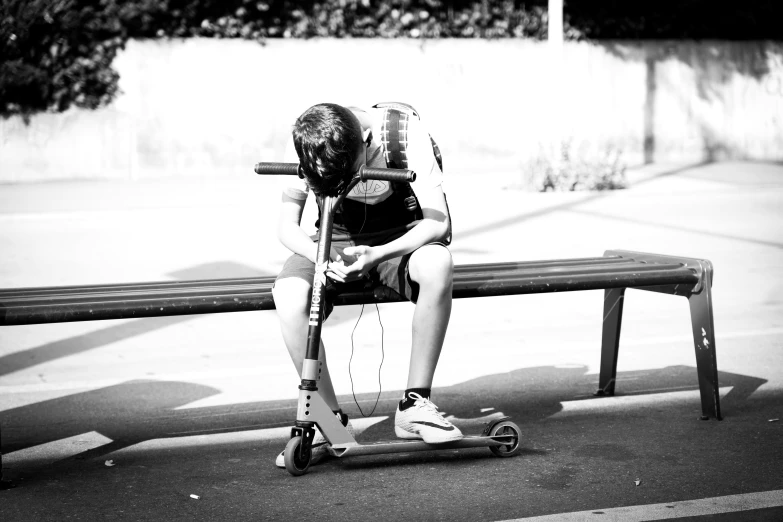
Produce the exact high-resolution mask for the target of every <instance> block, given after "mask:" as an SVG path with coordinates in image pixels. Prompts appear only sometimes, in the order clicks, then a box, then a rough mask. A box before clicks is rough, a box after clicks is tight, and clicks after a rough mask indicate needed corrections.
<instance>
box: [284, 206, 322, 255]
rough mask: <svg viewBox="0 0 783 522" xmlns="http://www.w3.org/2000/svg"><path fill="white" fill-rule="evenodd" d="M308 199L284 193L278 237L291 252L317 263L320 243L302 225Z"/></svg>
mask: <svg viewBox="0 0 783 522" xmlns="http://www.w3.org/2000/svg"><path fill="white" fill-rule="evenodd" d="M306 201H307V200H306V199H295V198H292V197H291V196H289V195H287V194H285V193H283V201H282V203H281V204H280V214H279V216H278V220H277V238H278V239H279V240H280V242H281V243H282V244H283V245H284V246H285V247H286V248H288V250H290V251H291V252H293V253H295V254H299V255H300V256H303V257H306V258H307V259H309V260H310V261H312V262H313V263H315V258H316V255H317V253H318V244H317V243H315V242H314V241H313V240H312V239H311V238H310V236H308V235H307V233H306V232H305V231H304V230H303V229H302V227H301V226H300V223H301V221H302V213H303V212H304V206H305V202H306Z"/></svg>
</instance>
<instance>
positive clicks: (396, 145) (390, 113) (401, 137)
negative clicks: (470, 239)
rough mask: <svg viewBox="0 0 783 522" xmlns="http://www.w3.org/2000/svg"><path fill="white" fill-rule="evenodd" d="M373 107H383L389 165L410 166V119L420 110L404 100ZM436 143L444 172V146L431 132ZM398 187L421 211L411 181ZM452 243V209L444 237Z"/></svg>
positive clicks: (434, 148) (383, 140) (412, 206)
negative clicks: (439, 143) (437, 141)
mask: <svg viewBox="0 0 783 522" xmlns="http://www.w3.org/2000/svg"><path fill="white" fill-rule="evenodd" d="M373 108H376V109H383V120H382V123H381V136H380V138H381V144H382V145H383V151H384V152H383V154H384V159H385V160H386V167H387V168H390V169H407V168H408V154H407V150H408V122H409V121H410V118H411V117H414V118H416V119H419V113H418V112H416V109H414V108H413V107H412V106H410V105H408V104H407V103H400V102H382V103H376V104H375V105H373ZM429 138H430V143H432V154H433V155H434V156H435V161H436V162H437V163H438V167H439V168H440V170H441V172H442V171H443V157H442V156H441V153H440V148H439V147H438V144H437V143H435V140H434V139H433V138H432V136H431V135H430V136H429ZM395 190H400V191H401V192H402V193H404V194H406V198H405V205H406V207H407V208H408V210H410V211H415V212H417V213H419V214H421V207H420V206H419V201H418V200H417V199H416V196H415V195H414V194H413V190H411V188H410V185H409V184H408V183H401V184H396V185H395ZM446 212H447V213H449V212H448V202H447V203H446ZM444 242H445V243H446V244H447V245H448V244H450V243H451V213H449V231H448V234H447V236H446V238H445V239H444Z"/></svg>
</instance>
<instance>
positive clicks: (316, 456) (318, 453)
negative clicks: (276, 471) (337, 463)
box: [275, 412, 355, 468]
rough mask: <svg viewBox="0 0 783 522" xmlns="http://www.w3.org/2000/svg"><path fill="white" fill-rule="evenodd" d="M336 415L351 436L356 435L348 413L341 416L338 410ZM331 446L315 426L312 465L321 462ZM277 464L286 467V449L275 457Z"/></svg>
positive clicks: (279, 466)
mask: <svg viewBox="0 0 783 522" xmlns="http://www.w3.org/2000/svg"><path fill="white" fill-rule="evenodd" d="M335 415H336V416H337V420H339V421H340V423H342V424H343V426H345V429H346V430H348V433H350V434H351V437H355V432H354V430H353V426H351V421H349V420H348V415H346V414H345V413H342V417H341V416H340V415H341V412H337V413H335ZM329 446H331V444H329V443H328V442H326V438H325V437H324V436H323V435H321V430H319V429H318V428H315V435H314V436H313V450H312V455H311V456H310V465H311V466H315V465H316V464H318V463H319V462H321V460H323V458H324V457H326V456H328V455H329ZM275 466H277V467H278V468H285V450H283V451H281V452H280V454H279V455H278V456H277V458H276V459H275Z"/></svg>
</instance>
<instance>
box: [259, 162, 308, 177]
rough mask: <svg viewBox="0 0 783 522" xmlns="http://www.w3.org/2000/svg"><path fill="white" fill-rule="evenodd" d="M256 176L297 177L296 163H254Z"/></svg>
mask: <svg viewBox="0 0 783 522" xmlns="http://www.w3.org/2000/svg"><path fill="white" fill-rule="evenodd" d="M255 171H256V174H278V175H282V176H285V175H294V176H297V175H299V164H298V163H267V162H261V163H256V168H255Z"/></svg>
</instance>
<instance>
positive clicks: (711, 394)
mask: <svg viewBox="0 0 783 522" xmlns="http://www.w3.org/2000/svg"><path fill="white" fill-rule="evenodd" d="M711 283H712V281H707V282H706V284H705V285H704V286H703V287H702V290H701V292H699V293H698V294H692V295H690V296H688V304H689V305H690V309H691V326H692V328H693V344H694V346H695V347H696V371H697V372H698V375H699V392H700V393H701V412H702V416H701V419H702V420H707V419H709V418H710V417H715V418H716V419H718V420H721V418H722V417H721V414H720V395H719V393H718V362H717V360H716V350H715V325H714V323H713V316H712V289H711V287H712V284H711Z"/></svg>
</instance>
